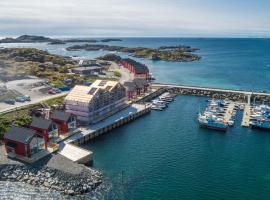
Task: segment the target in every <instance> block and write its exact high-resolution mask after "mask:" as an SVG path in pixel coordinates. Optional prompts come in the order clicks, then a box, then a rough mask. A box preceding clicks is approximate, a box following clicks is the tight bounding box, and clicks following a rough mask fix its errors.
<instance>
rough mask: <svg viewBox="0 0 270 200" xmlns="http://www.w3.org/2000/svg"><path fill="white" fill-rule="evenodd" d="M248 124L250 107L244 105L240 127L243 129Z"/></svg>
mask: <svg viewBox="0 0 270 200" xmlns="http://www.w3.org/2000/svg"><path fill="white" fill-rule="evenodd" d="M249 122H250V105H248V104H246V105H245V109H244V113H243V119H242V124H241V125H242V126H243V127H249Z"/></svg>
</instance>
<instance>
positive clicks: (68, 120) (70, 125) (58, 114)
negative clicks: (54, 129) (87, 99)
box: [50, 111, 77, 134]
mask: <svg viewBox="0 0 270 200" xmlns="http://www.w3.org/2000/svg"><path fill="white" fill-rule="evenodd" d="M50 118H51V120H52V121H53V122H54V123H56V124H57V126H58V132H59V134H65V133H68V132H69V131H70V130H71V129H75V128H77V119H76V115H74V114H71V113H68V112H62V111H55V112H54V113H53V114H52V115H51V117H50Z"/></svg>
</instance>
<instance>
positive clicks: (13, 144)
mask: <svg viewBox="0 0 270 200" xmlns="http://www.w3.org/2000/svg"><path fill="white" fill-rule="evenodd" d="M4 143H5V147H6V152H7V154H8V155H9V156H12V157H14V156H21V157H26V158H31V157H32V156H33V155H34V154H35V153H38V152H40V151H41V150H44V149H45V139H44V137H43V136H42V135H41V134H39V133H38V132H36V131H34V130H32V129H29V128H23V127H16V126H14V127H11V128H10V129H9V130H8V132H7V133H6V134H5V135H4Z"/></svg>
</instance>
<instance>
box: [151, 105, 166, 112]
mask: <svg viewBox="0 0 270 200" xmlns="http://www.w3.org/2000/svg"><path fill="white" fill-rule="evenodd" d="M151 109H152V110H158V111H162V110H163V108H162V107H160V106H157V105H152V106H151Z"/></svg>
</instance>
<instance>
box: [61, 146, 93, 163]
mask: <svg viewBox="0 0 270 200" xmlns="http://www.w3.org/2000/svg"><path fill="white" fill-rule="evenodd" d="M58 153H59V154H60V155H62V156H64V157H66V158H68V159H69V160H71V161H73V162H75V163H78V164H86V163H89V162H90V161H92V159H93V158H92V157H93V156H92V155H93V152H91V151H88V150H85V149H82V148H80V147H78V146H75V145H72V144H65V143H61V145H60V149H59V151H58Z"/></svg>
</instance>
